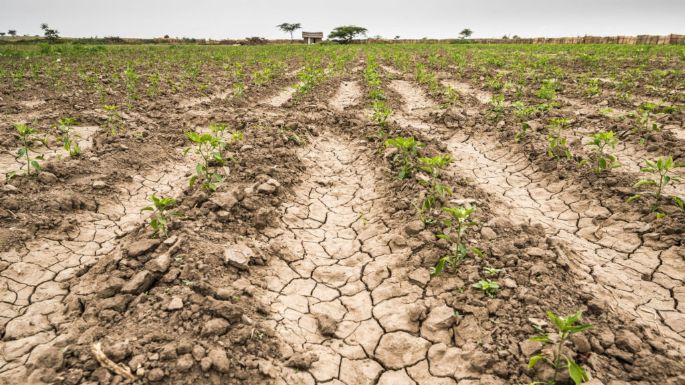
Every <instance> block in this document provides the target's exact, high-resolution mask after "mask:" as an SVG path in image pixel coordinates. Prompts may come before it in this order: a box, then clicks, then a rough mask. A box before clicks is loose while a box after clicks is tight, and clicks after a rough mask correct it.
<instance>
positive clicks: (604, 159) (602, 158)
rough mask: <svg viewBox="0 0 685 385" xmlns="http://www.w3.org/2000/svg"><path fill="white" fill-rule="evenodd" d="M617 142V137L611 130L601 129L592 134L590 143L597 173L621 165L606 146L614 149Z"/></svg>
mask: <svg viewBox="0 0 685 385" xmlns="http://www.w3.org/2000/svg"><path fill="white" fill-rule="evenodd" d="M617 144H618V138H617V137H616V134H614V132H613V131H602V132H598V133H596V134H594V135H592V141H591V142H590V145H591V146H593V150H594V151H593V152H594V154H595V159H596V163H595V172H596V173H597V174H599V173H601V172H603V171H606V170H611V169H612V168H618V167H621V164H620V163H618V159H616V156H615V155H612V154H609V153H608V152H607V149H608V148H609V149H614V148H616V145H617Z"/></svg>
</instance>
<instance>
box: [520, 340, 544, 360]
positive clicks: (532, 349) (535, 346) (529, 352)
mask: <svg viewBox="0 0 685 385" xmlns="http://www.w3.org/2000/svg"><path fill="white" fill-rule="evenodd" d="M519 349H521V355H522V356H524V357H531V356H533V355H535V354H538V353H540V351H541V350H542V344H541V343H540V342H537V341H531V340H525V341H522V342H519Z"/></svg>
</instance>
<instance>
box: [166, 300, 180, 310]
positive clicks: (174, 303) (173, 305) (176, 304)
mask: <svg viewBox="0 0 685 385" xmlns="http://www.w3.org/2000/svg"><path fill="white" fill-rule="evenodd" d="M180 309H183V300H182V299H181V298H180V297H172V298H171V301H169V305H167V310H169V311H174V310H180Z"/></svg>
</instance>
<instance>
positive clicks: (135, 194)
mask: <svg viewBox="0 0 685 385" xmlns="http://www.w3.org/2000/svg"><path fill="white" fill-rule="evenodd" d="M189 170H190V167H189V166H187V165H185V164H183V163H178V162H174V163H169V164H166V165H164V166H162V167H160V168H159V169H155V170H151V171H150V172H148V173H146V174H144V175H135V176H133V178H132V179H133V180H132V181H131V182H129V183H126V184H124V185H121V186H116V187H115V188H114V189H112V191H111V196H110V198H108V199H107V201H106V202H103V203H102V204H101V205H100V206H99V207H98V209H97V211H95V212H89V211H82V212H75V213H74V214H72V215H71V216H70V217H69V218H68V221H69V223H70V226H68V227H65V228H61V229H60V230H61V231H58V232H55V231H52V232H51V231H48V232H40V231H39V232H38V234H37V237H36V238H34V239H32V240H30V241H27V242H25V243H24V244H23V246H22V247H21V248H19V249H13V250H10V251H8V252H3V253H0V261H2V262H1V263H2V265H1V266H0V285H1V287H2V296H1V298H0V326H1V327H2V328H4V330H5V335H4V342H3V348H2V351H1V352H0V354H1V356H0V375H2V376H10V377H11V374H12V372H13V370H16V371H22V370H25V367H24V366H23V365H25V364H27V363H30V361H31V356H32V354H31V353H32V351H35V349H36V347H38V346H40V345H49V344H50V343H51V342H52V341H53V340H55V338H56V337H57V335H56V330H57V328H58V326H59V325H60V324H62V323H64V322H66V321H68V320H67V319H66V316H65V314H64V313H65V309H66V306H67V304H66V303H64V302H63V300H64V298H65V297H66V295H67V294H68V293H69V284H68V281H69V280H70V279H71V278H73V277H75V276H76V275H77V274H78V272H79V271H81V270H82V269H84V268H86V267H88V266H92V265H93V264H94V263H95V262H96V261H97V260H98V259H99V258H100V257H102V256H104V255H106V254H108V253H110V252H111V251H112V250H114V249H115V247H116V244H117V242H118V238H120V237H121V236H123V235H124V234H125V233H126V232H128V231H130V230H131V229H133V228H135V227H136V226H137V225H138V224H139V223H140V222H141V221H142V219H143V218H144V216H143V214H141V212H140V209H141V208H143V207H145V206H147V205H148V204H149V201H148V200H147V199H148V197H149V196H150V195H152V194H153V193H154V194H158V195H163V196H175V195H176V194H177V193H178V192H179V191H180V190H181V189H182V188H183V187H184V186H185V183H184V182H185V177H184V176H185V174H186V172H188V171H189Z"/></svg>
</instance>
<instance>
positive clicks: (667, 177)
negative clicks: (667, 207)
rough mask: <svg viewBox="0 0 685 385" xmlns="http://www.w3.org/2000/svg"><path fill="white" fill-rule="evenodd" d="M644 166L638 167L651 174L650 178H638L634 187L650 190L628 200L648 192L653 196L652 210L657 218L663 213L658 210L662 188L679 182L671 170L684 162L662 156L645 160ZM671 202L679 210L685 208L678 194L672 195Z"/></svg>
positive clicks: (639, 197)
mask: <svg viewBox="0 0 685 385" xmlns="http://www.w3.org/2000/svg"><path fill="white" fill-rule="evenodd" d="M645 162H646V166H645V167H642V168H640V171H641V172H643V173H646V174H651V175H652V177H651V178H649V177H648V178H645V179H641V180H639V181H638V182H637V183H635V186H634V187H635V188H650V189H651V191H648V192H643V193H642V194H640V193H638V194H635V195H633V196H631V197H630V198H628V202H633V201H636V200H639V199H641V198H642V196H643V195H644V194H649V195H652V196H653V197H654V200H653V202H652V211H654V212H656V216H657V218H663V217H664V216H665V214H664V213H663V212H661V211H660V208H661V200H662V196H663V193H664V188H666V186H668V185H669V184H673V183H676V182H680V178H679V177H677V176H674V175H671V172H672V171H673V169H675V168H681V167H685V162H674V161H673V157H671V156H662V157H659V158H657V159H655V160H647V161H645ZM671 199H672V200H673V202H674V203H675V204H676V205H677V206H678V207H680V209H681V210H685V203H684V202H683V198H681V197H678V196H675V195H674V196H672V197H671Z"/></svg>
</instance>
